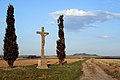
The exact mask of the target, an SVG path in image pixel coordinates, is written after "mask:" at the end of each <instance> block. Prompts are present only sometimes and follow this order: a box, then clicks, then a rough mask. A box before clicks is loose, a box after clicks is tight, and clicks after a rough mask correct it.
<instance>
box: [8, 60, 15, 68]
mask: <svg viewBox="0 0 120 80" xmlns="http://www.w3.org/2000/svg"><path fill="white" fill-rule="evenodd" d="M13 62H14V61H12V60H9V61H8V62H7V63H8V65H9V67H10V68H13Z"/></svg>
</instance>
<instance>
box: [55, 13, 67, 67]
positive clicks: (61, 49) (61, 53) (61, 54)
mask: <svg viewBox="0 0 120 80" xmlns="http://www.w3.org/2000/svg"><path fill="white" fill-rule="evenodd" d="M63 21H64V20H63V15H60V17H59V19H58V27H59V31H58V36H59V39H58V40H57V50H56V52H57V57H58V58H59V64H60V65H62V64H63V61H64V59H65V56H66V54H65V38H64V30H63V28H64V24H63Z"/></svg>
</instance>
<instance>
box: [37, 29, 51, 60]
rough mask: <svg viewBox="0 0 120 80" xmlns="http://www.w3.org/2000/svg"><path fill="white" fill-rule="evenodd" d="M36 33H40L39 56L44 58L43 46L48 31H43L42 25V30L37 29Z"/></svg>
mask: <svg viewBox="0 0 120 80" xmlns="http://www.w3.org/2000/svg"><path fill="white" fill-rule="evenodd" d="M37 34H40V35H41V37H42V38H41V46H42V47H41V58H42V59H43V58H44V46H45V36H46V35H48V34H49V33H48V32H44V27H42V31H41V32H39V31H37Z"/></svg>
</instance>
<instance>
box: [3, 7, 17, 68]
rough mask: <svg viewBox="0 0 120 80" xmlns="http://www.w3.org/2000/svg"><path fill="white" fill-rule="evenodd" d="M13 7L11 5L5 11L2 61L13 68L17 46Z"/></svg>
mask: <svg viewBox="0 0 120 80" xmlns="http://www.w3.org/2000/svg"><path fill="white" fill-rule="evenodd" d="M13 14H14V7H13V6H12V5H9V6H8V10H7V17H6V23H7V28H6V33H5V37H4V48H3V53H4V57H3V58H4V60H5V61H7V63H8V65H9V67H13V63H14V61H15V60H16V58H17V57H18V54H19V52H18V44H17V42H16V40H17V36H16V34H15V28H14V23H15V19H14V15H13Z"/></svg>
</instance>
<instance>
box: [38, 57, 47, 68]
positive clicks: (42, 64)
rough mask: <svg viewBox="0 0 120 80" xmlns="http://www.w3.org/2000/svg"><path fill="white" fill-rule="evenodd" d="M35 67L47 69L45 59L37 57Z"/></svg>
mask: <svg viewBox="0 0 120 80" xmlns="http://www.w3.org/2000/svg"><path fill="white" fill-rule="evenodd" d="M37 68H38V69H48V66H47V59H45V58H43V59H39V60H38V66H37Z"/></svg>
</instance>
